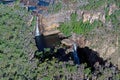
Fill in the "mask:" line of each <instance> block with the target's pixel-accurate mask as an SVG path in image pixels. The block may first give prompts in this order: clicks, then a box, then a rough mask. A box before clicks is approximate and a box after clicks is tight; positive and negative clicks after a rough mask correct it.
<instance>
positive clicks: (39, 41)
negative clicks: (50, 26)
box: [35, 35, 45, 51]
mask: <svg viewBox="0 0 120 80" xmlns="http://www.w3.org/2000/svg"><path fill="white" fill-rule="evenodd" d="M35 42H36V46H37V48H38V50H39V51H44V48H45V42H44V36H43V35H40V36H35Z"/></svg>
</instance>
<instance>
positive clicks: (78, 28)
mask: <svg viewBox="0 0 120 80" xmlns="http://www.w3.org/2000/svg"><path fill="white" fill-rule="evenodd" d="M101 25H102V23H101V22H100V21H94V22H93V23H92V24H91V23H89V22H83V21H82V20H79V21H77V14H76V13H73V14H71V20H70V21H68V22H64V23H61V25H60V27H59V29H60V31H61V32H63V33H64V34H65V35H66V36H69V35H71V33H77V34H87V33H88V32H89V31H91V30H92V29H94V28H95V27H97V26H101Z"/></svg>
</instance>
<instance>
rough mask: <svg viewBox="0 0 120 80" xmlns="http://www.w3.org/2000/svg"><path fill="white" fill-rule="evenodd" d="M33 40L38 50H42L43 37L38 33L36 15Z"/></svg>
mask: <svg viewBox="0 0 120 80" xmlns="http://www.w3.org/2000/svg"><path fill="white" fill-rule="evenodd" d="M35 42H36V46H37V48H38V50H39V51H44V48H45V47H44V45H45V44H44V37H43V35H42V34H41V33H40V30H39V22H38V17H37V21H36V26H35Z"/></svg>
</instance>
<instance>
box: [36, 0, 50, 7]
mask: <svg viewBox="0 0 120 80" xmlns="http://www.w3.org/2000/svg"><path fill="white" fill-rule="evenodd" d="M38 5H39V6H49V2H46V1H43V0H39V2H38Z"/></svg>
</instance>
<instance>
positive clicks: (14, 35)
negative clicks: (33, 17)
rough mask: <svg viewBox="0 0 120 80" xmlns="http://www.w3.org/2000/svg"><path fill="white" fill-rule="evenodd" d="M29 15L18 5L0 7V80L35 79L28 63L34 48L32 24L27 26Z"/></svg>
mask: <svg viewBox="0 0 120 80" xmlns="http://www.w3.org/2000/svg"><path fill="white" fill-rule="evenodd" d="M29 15H30V13H28V12H27V11H26V10H24V9H23V8H20V7H19V6H18V5H15V6H14V7H9V6H4V5H0V79H1V80H10V79H12V80H26V79H33V78H34V77H35V75H34V74H35V73H34V67H32V65H33V64H30V63H29V59H30V56H29V55H30V54H31V53H32V50H31V49H33V48H34V44H33V42H31V40H32V37H31V34H32V30H33V25H34V22H33V23H32V24H31V26H28V25H27V21H26V19H27V18H28V16H29Z"/></svg>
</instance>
